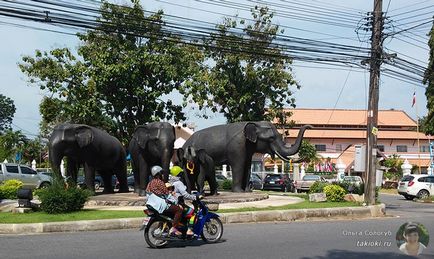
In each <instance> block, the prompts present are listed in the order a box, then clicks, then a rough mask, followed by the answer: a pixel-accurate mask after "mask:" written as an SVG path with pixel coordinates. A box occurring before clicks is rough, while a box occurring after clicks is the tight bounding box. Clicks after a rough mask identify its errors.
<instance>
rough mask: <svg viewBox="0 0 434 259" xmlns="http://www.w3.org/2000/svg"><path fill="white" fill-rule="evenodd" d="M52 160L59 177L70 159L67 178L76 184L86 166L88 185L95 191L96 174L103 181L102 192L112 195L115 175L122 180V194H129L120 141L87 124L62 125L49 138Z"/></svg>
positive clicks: (125, 163)
mask: <svg viewBox="0 0 434 259" xmlns="http://www.w3.org/2000/svg"><path fill="white" fill-rule="evenodd" d="M48 149H49V159H50V163H51V166H52V168H53V171H54V172H55V173H57V175H59V176H60V163H61V161H62V159H63V157H66V159H67V170H66V173H67V176H70V177H71V178H72V181H73V182H74V183H75V184H76V183H77V171H78V168H79V166H80V165H84V172H85V184H86V187H87V188H88V189H90V190H91V191H93V192H95V185H94V181H95V171H97V172H98V173H99V175H101V177H102V179H103V182H104V190H103V193H113V186H112V175H116V177H117V179H118V181H119V192H128V191H129V190H128V184H127V162H126V152H125V149H124V147H123V146H122V144H121V142H120V141H119V140H118V139H117V138H115V137H113V136H111V135H110V134H108V133H107V132H105V131H103V130H100V129H98V128H95V127H91V126H88V125H84V124H69V123H65V124H59V125H57V126H56V127H55V128H54V130H53V133H52V134H51V136H50V141H49V144H48Z"/></svg>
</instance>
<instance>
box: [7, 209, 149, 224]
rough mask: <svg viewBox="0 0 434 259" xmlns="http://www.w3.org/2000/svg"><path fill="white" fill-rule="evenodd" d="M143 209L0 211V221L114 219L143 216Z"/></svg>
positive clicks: (34, 221) (36, 221)
mask: <svg viewBox="0 0 434 259" xmlns="http://www.w3.org/2000/svg"><path fill="white" fill-rule="evenodd" d="M144 215H145V214H143V211H138V210H128V211H125V210H83V211H79V212H73V213H67V214H47V213H45V212H33V213H22V214H21V213H16V214H13V213H10V212H1V213H0V224H1V223H42V222H59V221H76V220H95V219H115V218H139V217H143V216H144Z"/></svg>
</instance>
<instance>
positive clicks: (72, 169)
mask: <svg viewBox="0 0 434 259" xmlns="http://www.w3.org/2000/svg"><path fill="white" fill-rule="evenodd" d="M77 174H78V163H77V162H76V161H75V160H73V159H71V158H69V157H68V158H67V167H66V176H69V177H68V178H67V182H68V184H69V186H76V185H77Z"/></svg>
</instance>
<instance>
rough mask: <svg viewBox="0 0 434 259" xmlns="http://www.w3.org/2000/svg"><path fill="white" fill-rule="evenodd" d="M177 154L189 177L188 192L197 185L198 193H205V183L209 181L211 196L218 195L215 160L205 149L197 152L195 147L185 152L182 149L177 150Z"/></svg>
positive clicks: (188, 148)
mask: <svg viewBox="0 0 434 259" xmlns="http://www.w3.org/2000/svg"><path fill="white" fill-rule="evenodd" d="M176 154H177V157H178V160H179V161H180V163H181V164H182V167H183V168H184V172H185V174H186V177H188V183H187V185H189V186H187V189H188V191H191V189H192V187H193V186H194V185H195V184H196V186H197V188H196V189H197V191H198V192H199V193H203V192H204V191H203V187H204V185H205V181H207V182H208V184H209V188H210V194H211V195H216V194H217V188H218V184H217V181H216V178H215V167H214V160H213V159H212V158H211V157H210V156H209V155H208V154H207V153H206V151H205V150H204V149H199V150H196V149H195V148H194V147H192V146H188V147H187V148H186V149H185V150H184V149H182V148H179V149H177V151H176Z"/></svg>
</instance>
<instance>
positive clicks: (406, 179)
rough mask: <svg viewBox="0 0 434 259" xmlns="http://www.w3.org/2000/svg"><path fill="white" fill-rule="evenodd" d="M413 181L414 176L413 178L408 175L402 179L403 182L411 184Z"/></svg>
mask: <svg viewBox="0 0 434 259" xmlns="http://www.w3.org/2000/svg"><path fill="white" fill-rule="evenodd" d="M413 179H414V176H412V175H406V176H404V177H402V178H401V182H410V181H411V180H413Z"/></svg>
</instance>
